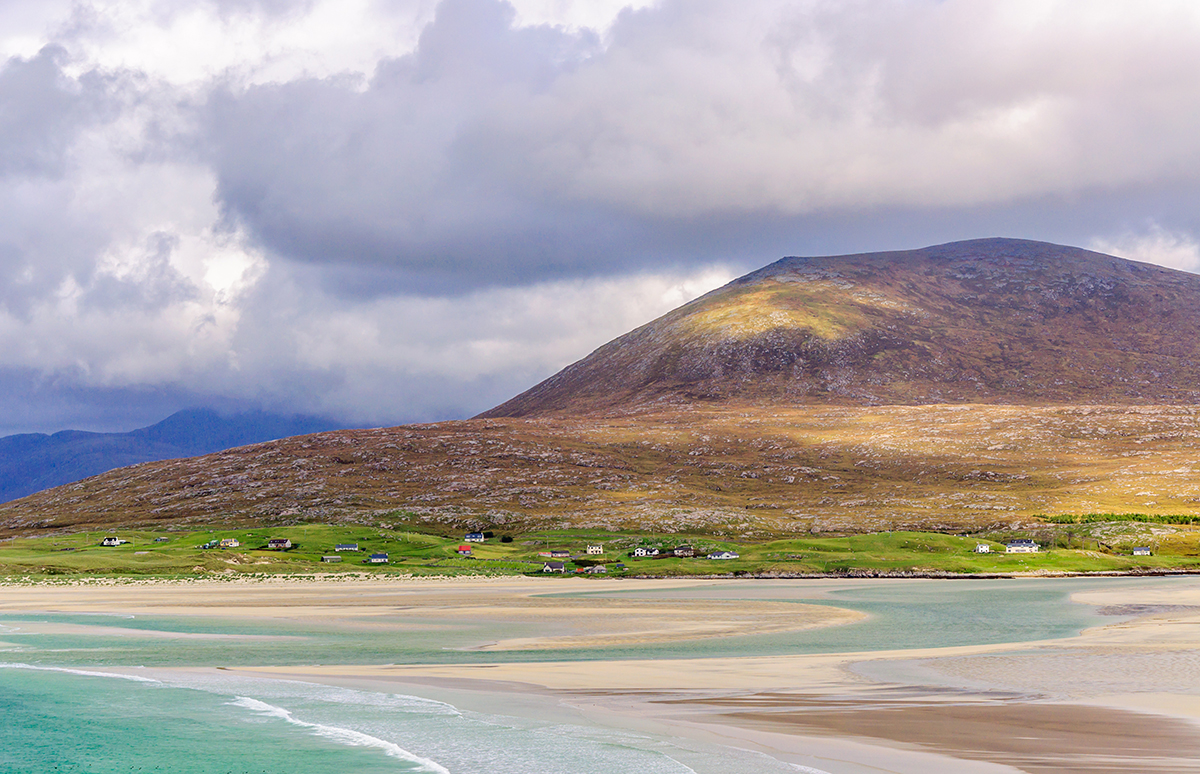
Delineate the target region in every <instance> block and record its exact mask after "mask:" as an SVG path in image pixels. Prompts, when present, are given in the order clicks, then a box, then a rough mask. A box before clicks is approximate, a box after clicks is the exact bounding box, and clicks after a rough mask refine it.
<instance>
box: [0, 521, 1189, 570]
mask: <svg viewBox="0 0 1200 774" xmlns="http://www.w3.org/2000/svg"><path fill="white" fill-rule="evenodd" d="M1048 528H1049V529H1050V530H1051V531H1049V532H1043V533H1041V534H1036V535H1034V536H1035V537H1036V538H1037V539H1038V540H1039V541H1040V542H1041V544H1042V546H1043V550H1042V551H1040V552H1039V553H1036V554H1006V553H1004V543H1003V540H1005V539H1007V538H1010V537H1016V536H1020V535H1016V534H1015V533H1013V534H991V535H983V536H978V535H976V536H962V535H948V534H942V533H936V532H881V533H874V534H865V535H846V536H831V537H825V536H805V537H796V538H789V539H784V540H768V541H760V542H748V541H736V540H727V539H722V538H715V537H713V536H711V535H709V536H705V535H676V534H672V535H663V534H655V533H649V532H611V531H595V530H551V531H543V532H533V533H526V534H517V535H502V534H495V535H492V536H491V537H490V539H488V540H487V541H485V542H483V543H472V544H470V548H471V555H470V556H462V555H460V554H459V553H458V549H459V547H460V546H461V545H463V540H462V536H447V535H436V534H429V533H424V532H417V531H407V530H398V529H386V528H381V527H369V526H355V525H350V526H346V525H326V524H301V525H292V526H287V527H279V528H271V529H263V528H254V529H212V530H197V531H191V532H169V531H146V530H142V531H118V532H113V533H108V532H96V531H92V532H79V533H72V534H59V535H50V536H41V537H21V538H12V539H9V540H5V541H0V575H2V576H6V577H9V578H31V579H36V578H48V577H64V576H66V577H86V576H164V577H171V576H199V575H206V576H212V575H217V576H225V577H236V576H242V575H255V574H297V573H299V574H303V573H315V572H332V573H381V574H410V575H478V574H502V575H514V574H523V573H537V574H541V573H542V568H543V564H544V562H546V561H547V560H548V559H549V558H550V557H548V556H547V555H548V554H549V553H550V552H551V551H559V552H562V551H565V552H568V553H569V554H570V558H569V559H566V560H565V561H566V570H567V572H571V573H576V572H584V571H586V570H588V569H589V568H594V567H596V566H597V565H601V566H604V567H605V570H606V572H605V575H607V576H609V577H612V576H614V575H621V574H624V575H636V576H664V577H670V576H703V575H728V574H735V575H743V574H744V575H754V576H763V575H767V576H769V575H810V574H811V575H815V574H836V575H842V574H868V575H873V574H884V575H886V574H895V575H908V574H929V575H940V574H966V575H977V574H978V575H988V574H1013V573H1030V572H1050V573H1060V572H1069V573H1086V572H1153V571H1174V570H1196V571H1200V529H1196V528H1195V527H1191V526H1182V527H1181V526H1171V527H1165V526H1162V525H1146V524H1140V523H1134V524H1133V525H1132V526H1130V523H1128V522H1126V523H1121V522H1113V523H1092V524H1089V525H1087V528H1084V527H1081V526H1079V525H1074V524H1072V525H1050V527H1048ZM109 535H113V536H116V537H118V538H120V539H121V540H123V541H127V542H124V543H122V544H121V545H118V546H103V545H101V541H102V540H103V538H104V537H106V536H109ZM227 538H233V539H236V540H237V541H238V543H239V545H238V546H237V547H232V548H224V549H222V548H206V547H205V546H211V545H213V544H214V543H216V542H217V541H220V540H222V539H227ZM271 538H287V539H289V540H290V541H291V542H292V548H290V549H288V550H282V551H281V550H270V549H269V548H268V540H269V539H271ZM350 543H353V544H357V545H358V548H359V550H358V551H342V552H337V551H335V547H336V546H337V545H338V544H350ZM981 543H982V544H986V545H988V546H990V547H991V549H992V552H991V553H984V554H981V553H976V552H975V548H976V546H977V545H979V544H981ZM589 545H593V546H594V545H599V546H602V547H603V553H602V554H599V555H589V554H587V552H586V549H587V546H589ZM681 545H687V546H691V547H692V548H694V549H695V551H696V554H697V556H695V557H691V558H684V557H676V556H671V555H667V554H670V551H671V549H674V548H676V547H677V546H681ZM1134 545H1147V546H1150V547H1152V550H1153V554H1152V555H1151V556H1133V555H1132V548H1133V546H1134ZM638 547H647V548H651V547H653V548H659V549H660V550H661V552H662V554H663V555H661V556H658V557H644V558H643V557H634V556H632V553H633V551H634V549H636V548H638ZM727 550H729V551H735V552H736V553H737V554H738V558H737V559H722V560H718V559H708V558H706V557H707V555H708V554H710V553H713V552H717V551H727ZM373 553H386V554H387V555H388V561H387V563H386V564H370V563H368V562H367V557H368V556H369V555H370V554H373ZM327 556H338V557H339V558H340V559H341V561H339V562H336V563H328V562H324V561H322V557H327ZM619 565H621V566H619ZM622 566H623V567H622Z"/></svg>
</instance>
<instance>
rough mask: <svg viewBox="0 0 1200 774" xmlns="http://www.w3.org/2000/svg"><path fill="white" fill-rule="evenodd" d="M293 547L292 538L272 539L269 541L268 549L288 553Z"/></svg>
mask: <svg viewBox="0 0 1200 774" xmlns="http://www.w3.org/2000/svg"><path fill="white" fill-rule="evenodd" d="M291 547H292V539H291V538H271V539H270V540H268V541H267V548H268V549H269V550H271V551H286V550H288V549H289V548H291Z"/></svg>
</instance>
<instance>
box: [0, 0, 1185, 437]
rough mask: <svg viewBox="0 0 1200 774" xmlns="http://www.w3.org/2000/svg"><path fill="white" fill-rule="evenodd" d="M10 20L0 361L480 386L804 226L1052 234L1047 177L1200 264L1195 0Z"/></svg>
mask: <svg viewBox="0 0 1200 774" xmlns="http://www.w3.org/2000/svg"><path fill="white" fill-rule="evenodd" d="M435 19H436V21H435ZM0 29H3V30H4V32H3V34H0V55H8V56H9V57H14V56H15V57H17V58H15V59H9V60H8V62H7V64H6V65H4V66H3V68H0V371H4V373H0V379H2V378H6V374H7V371H5V369H26V371H28V372H30V373H34V374H37V375H39V378H41V377H44V378H48V379H60V380H62V381H63V382H68V383H71V384H76V385H79V386H80V388H81V389H92V388H96V387H100V386H130V387H138V386H144V387H147V388H156V387H170V388H172V389H177V390H186V389H192V390H195V391H196V392H197V394H204V395H214V396H225V397H230V398H245V399H256V398H261V397H265V398H269V399H271V400H274V401H277V403H282V404H285V405H287V406H291V407H295V408H304V409H307V410H325V411H334V412H338V413H340V414H342V415H345V416H351V415H353V416H357V417H360V418H363V419H373V418H375V417H377V416H381V415H387V416H388V417H391V418H396V419H400V418H417V417H432V416H448V415H455V414H456V413H457V414H461V413H463V412H465V411H468V410H476V409H483V408H486V407H488V406H489V405H491V404H492V403H495V402H499V401H500V400H503V399H505V398H507V397H509V396H511V395H512V394H513V393H514V392H516V391H518V390H520V389H522V388H524V387H527V386H529V385H530V384H531V383H533V382H534V381H536V380H537V379H539V378H542V377H544V376H547V375H549V374H550V373H551V372H553V371H554V370H556V369H557V368H559V367H561V366H563V365H565V364H567V363H568V362H570V361H572V360H574V359H577V358H579V357H582V356H583V355H585V354H586V353H587V352H588V351H590V350H591V349H593V348H594V347H596V346H598V345H600V344H602V343H604V342H605V341H607V340H608V339H610V338H612V337H614V336H616V335H619V334H620V333H623V332H624V331H626V330H628V329H629V328H632V327H634V326H636V325H638V324H640V323H642V322H645V321H646V320H648V319H649V318H651V317H653V316H655V315H657V314H661V313H662V312H664V311H666V310H668V309H669V308H672V307H674V306H676V305H678V304H679V303H682V302H683V301H686V300H687V299H689V298H691V297H693V296H694V295H696V294H698V293H700V292H702V291H703V290H706V289H708V288H710V287H712V286H713V285H715V284H719V283H720V282H723V281H725V280H727V279H728V278H729V277H730V276H732V274H733V273H735V268H738V267H748V264H749V263H758V264H762V263H766V262H767V261H769V260H773V259H775V258H778V257H780V252H777V251H784V250H786V251H789V252H803V253H811V252H813V249H812V248H811V245H813V244H818V245H826V244H830V243H833V244H836V245H837V246H838V247H839V248H840V247H847V248H859V247H862V246H863V242H864V241H869V240H873V241H872V243H871V245H870V246H871V247H876V246H881V245H880V243H881V242H882V243H883V245H882V246H890V247H908V246H917V245H919V244H922V243H924V244H930V243H934V242H937V241H946V238H945V237H946V234H945V231H947V230H952V229H950V228H948V227H945V226H944V225H937V224H945V223H947V222H950V223H954V224H959V223H962V222H967V223H969V224H970V225H969V226H960V225H955V226H954V228H961V229H967V228H979V229H984V231H982V232H978V231H977V232H975V233H969V234H955V235H954V237H958V236H980V235H984V234H990V233H997V231H999V230H1000V229H1003V230H1004V232H1003V233H1009V234H1011V235H1014V236H1030V237H1045V236H1047V235H1046V234H1044V233H1042V234H1039V233H1030V232H1029V231H1023V232H1022V233H1016V234H1012V233H1011V228H1012V225H1013V224H1014V223H1016V224H1017V228H1018V229H1020V228H1023V227H1024V226H1023V224H1025V223H1028V222H1034V221H1036V219H1037V218H1039V217H1041V218H1043V219H1044V220H1045V221H1049V220H1050V218H1049V217H1047V216H1044V215H1043V213H1044V212H1045V211H1046V209H1047V207H1048V203H1051V204H1053V203H1058V204H1057V205H1056V206H1058V207H1059V210H1058V212H1062V213H1066V214H1067V216H1068V217H1067V218H1066V220H1065V221H1063V219H1059V220H1058V221H1056V222H1055V223H1054V224H1053V227H1054V228H1058V227H1059V226H1060V223H1062V222H1067V223H1068V226H1066V227H1063V228H1064V230H1068V231H1070V229H1073V231H1070V233H1072V234H1074V235H1075V238H1077V239H1081V240H1086V239H1087V238H1089V237H1090V236H1091V235H1092V234H1095V233H1100V229H1097V228H1096V227H1095V222H1097V221H1099V220H1103V219H1102V218H1101V215H1102V214H1105V213H1107V212H1111V211H1112V210H1120V211H1121V212H1122V213H1123V217H1126V218H1128V219H1129V220H1127V221H1126V222H1137V219H1138V218H1147V217H1153V218H1154V221H1153V222H1154V223H1158V224H1161V225H1159V226H1151V227H1148V228H1146V229H1143V230H1141V231H1135V232H1130V233H1126V234H1121V235H1118V236H1110V237H1108V238H1106V239H1102V240H1096V241H1094V242H1093V243H1092V245H1091V246H1092V247H1094V248H1096V249H1101V250H1103V251H1106V252H1114V253H1117V254H1120V255H1124V256H1127V257H1132V258H1136V259H1139V260H1149V261H1153V262H1156V263H1161V264H1164V265H1170V266H1174V267H1177V268H1185V269H1188V270H1193V271H1197V270H1200V248H1198V247H1197V242H1196V240H1195V239H1194V238H1193V237H1192V236H1191V234H1194V233H1200V222H1197V217H1198V216H1196V215H1195V213H1193V212H1191V210H1190V208H1189V207H1188V206H1187V204H1186V203H1187V202H1188V201H1192V200H1194V199H1189V198H1188V196H1189V195H1192V194H1194V192H1195V191H1197V190H1200V145H1197V144H1196V142H1195V139H1194V138H1195V137H1196V136H1197V135H1198V134H1200V86H1197V84H1196V79H1195V77H1194V75H1193V73H1195V72H1196V71H1197V70H1200V48H1198V47H1197V46H1196V45H1195V41H1196V39H1197V37H1198V36H1200V6H1198V5H1197V4H1195V3H1194V2H1191V0H1188V2H1182V0H1154V1H1150V2H1146V3H1141V4H1139V5H1138V6H1136V7H1134V6H1132V5H1130V4H1128V3H1117V2H1096V1H1095V0H1087V1H1085V0H1048V1H1041V2H1034V1H1033V0H943V1H942V2H896V1H894V0H849V1H847V2H832V1H830V0H796V1H793V0H744V1H743V2H740V3H733V2H728V1H727V0H724V1H719V0H661V2H646V0H637V1H636V2H631V3H625V2H621V0H599V1H593V0H518V1H517V2H514V3H513V5H512V6H511V7H509V6H505V5H503V4H501V3H499V2H496V1H495V0H444V2H441V3H438V2H435V0H394V1H393V0H296V1H295V2H292V1H291V0H195V1H194V2H186V3H180V2H172V1H171V0H120V1H117V0H79V1H78V2H70V3H68V2H61V3H58V4H54V3H46V4H33V3H14V2H9V3H2V2H0ZM48 43H53V44H55V45H56V46H58V47H59V48H43V45H44V44H48ZM39 52H41V53H39ZM1130 191H1134V192H1137V194H1136V195H1134V194H1130V193H1128V192H1130ZM1097 192H1099V193H1097ZM1180 192H1182V194H1181V193H1180ZM1138 196H1143V197H1144V198H1143V199H1138V198H1137V197H1138ZM1098 197H1107V198H1106V199H1105V202H1106V204H1105V205H1104V206H1105V207H1108V208H1109V210H1104V211H1101V209H1100V207H1099V205H1095V209H1093V210H1091V211H1089V210H1088V209H1087V208H1088V207H1089V206H1093V204H1094V202H1095V201H1097V200H1098ZM1147 202H1149V203H1147ZM1164 202H1166V204H1164ZM1178 202H1184V204H1177V203H1178ZM1139 207H1140V208H1141V209H1138V208H1139ZM1171 207H1175V212H1176V214H1174V215H1172V214H1171V212H1167V210H1170V208H1171ZM1003 208H1007V209H1003ZM996 213H999V214H998V215H997V214H996ZM1089 213H1090V214H1089ZM1097 213H1100V214H1097ZM1164 213H1165V214H1164ZM1180 213H1182V214H1180ZM886 217H890V218H891V219H890V220H886V219H885V218H886ZM1089 217H1090V218H1091V220H1087V218H1089ZM1073 218H1077V219H1078V222H1076V223H1075V225H1073V226H1072V225H1070V223H1071V222H1072V219H1073ZM1189 218H1190V219H1191V220H1188V219H1189ZM923 219H924V220H923ZM1107 221H1108V222H1111V219H1107ZM926 223H935V225H934V226H928V227H927V226H924V225H923V224H926ZM897 224H899V225H897ZM901 226H902V227H904V228H907V229H908V230H907V231H904V232H903V243H900V241H899V240H900V237H899V236H897V235H896V233H893V229H896V230H898V229H899V228H900V227H901ZM993 227H995V229H996V230H993ZM1030 228H1031V230H1032V227H1030ZM1058 233H1061V232H1058ZM831 234H833V235H834V236H830V235H831ZM954 237H951V238H954ZM714 266H716V267H728V268H705V267H714ZM364 277H365V278H366V279H364ZM22 373H24V371H23V372H22ZM372 412H374V416H371V415H372Z"/></svg>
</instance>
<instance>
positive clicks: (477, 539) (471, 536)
mask: <svg viewBox="0 0 1200 774" xmlns="http://www.w3.org/2000/svg"><path fill="white" fill-rule="evenodd" d="M463 540H465V541H467V542H468V543H482V542H483V541H484V537H483V533H482V532H468V533H467V536H466V537H465V538H463Z"/></svg>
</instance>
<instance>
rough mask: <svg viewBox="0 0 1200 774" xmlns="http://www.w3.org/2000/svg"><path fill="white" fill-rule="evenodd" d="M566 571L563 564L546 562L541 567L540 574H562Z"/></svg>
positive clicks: (565, 566)
mask: <svg viewBox="0 0 1200 774" xmlns="http://www.w3.org/2000/svg"><path fill="white" fill-rule="evenodd" d="M566 571H567V565H566V563H565V562H546V563H545V564H543V565H542V572H562V573H565V572H566Z"/></svg>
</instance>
